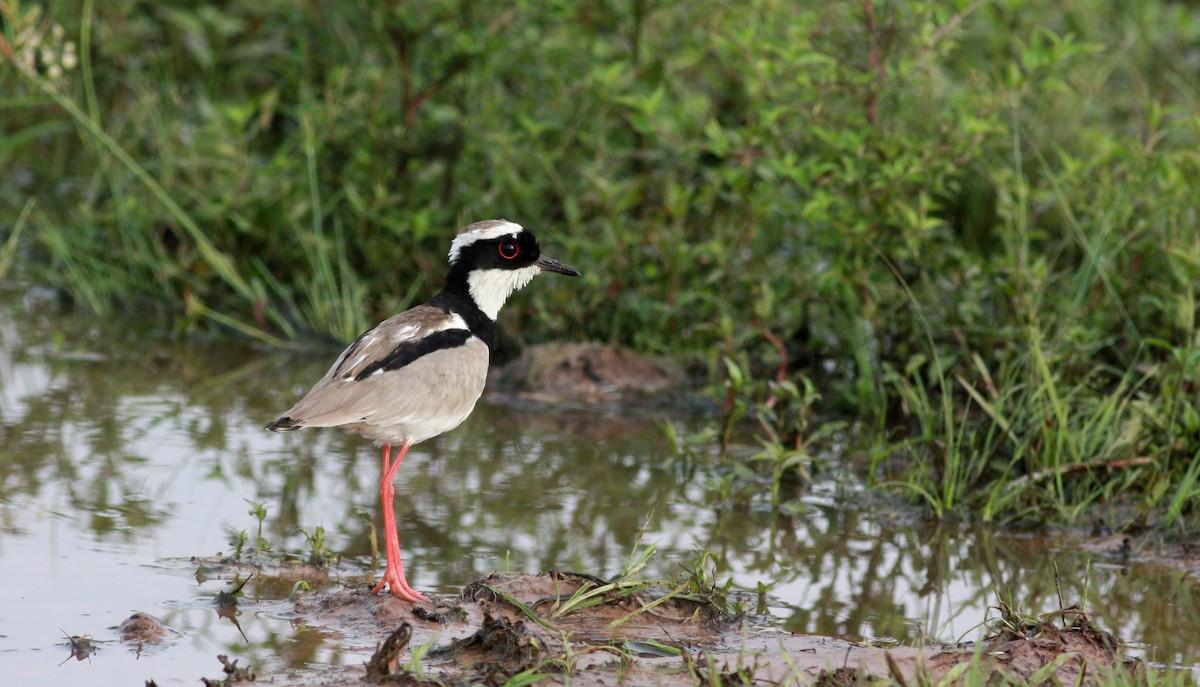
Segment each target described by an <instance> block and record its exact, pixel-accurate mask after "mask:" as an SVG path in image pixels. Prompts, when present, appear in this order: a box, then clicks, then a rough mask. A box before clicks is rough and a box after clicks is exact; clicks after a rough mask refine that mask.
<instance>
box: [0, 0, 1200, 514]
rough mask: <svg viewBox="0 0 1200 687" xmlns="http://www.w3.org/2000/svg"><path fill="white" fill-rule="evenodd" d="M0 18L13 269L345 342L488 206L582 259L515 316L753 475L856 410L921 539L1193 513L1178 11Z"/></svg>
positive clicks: (984, 6)
mask: <svg viewBox="0 0 1200 687" xmlns="http://www.w3.org/2000/svg"><path fill="white" fill-rule="evenodd" d="M0 17H2V18H3V40H4V43H3V45H0V53H3V55H4V57H5V59H4V62H3V64H0V86H2V87H3V89H2V90H0V93H3V94H4V95H2V96H0V109H2V110H3V111H4V113H5V120H6V127H5V137H4V139H3V143H2V144H0V162H2V163H3V164H4V166H5V168H6V169H7V170H10V172H11V173H9V174H6V175H5V179H4V180H3V181H0V232H2V233H0V274H4V273H5V272H11V271H12V270H13V269H14V268H15V266H17V265H19V266H20V267H21V269H23V270H24V271H25V272H26V273H27V274H29V275H31V276H32V277H33V278H35V279H37V280H39V281H41V282H45V283H48V284H51V285H54V286H57V287H59V288H60V289H61V290H62V291H63V292H64V293H65V294H67V295H68V296H69V297H70V298H71V299H72V300H73V301H74V302H75V303H76V304H77V305H78V306H80V307H82V308H86V309H90V310H92V311H94V312H96V313H98V314H101V315H106V314H109V313H112V312H114V311H118V310H138V311H144V312H147V313H152V314H153V315H154V316H156V317H161V318H163V319H164V320H166V321H170V322H173V323H174V325H175V327H176V329H177V330H178V331H180V332H184V333H189V332H196V331H206V330H215V331H218V332H225V333H233V334H236V335H238V336H247V337H253V338H256V339H259V340H262V341H265V342H268V343H271V344H273V345H276V346H293V345H298V344H304V343H310V342H314V341H320V340H331V341H337V342H345V341H347V340H349V339H351V338H352V337H354V336H355V335H356V334H357V333H358V332H359V331H361V330H362V329H363V328H364V327H365V326H367V325H368V324H369V323H371V322H373V321H375V320H377V319H380V318H382V317H384V316H386V315H388V314H391V313H393V312H396V311H398V310H400V309H402V308H404V307H406V306H409V305H411V304H413V303H414V302H416V301H417V300H420V299H421V298H423V297H427V296H428V295H429V294H430V293H431V292H432V291H433V290H434V289H436V288H437V286H438V281H439V280H440V279H441V275H442V273H443V270H444V255H445V251H446V246H447V244H448V241H449V238H450V236H451V235H452V234H453V232H454V231H455V229H456V228H457V227H458V226H460V225H462V224H463V223H465V222H466V221H469V220H473V219H480V218H484V217H493V216H503V217H509V218H511V219H514V220H518V221H521V222H522V223H524V224H526V225H527V226H530V227H531V228H534V229H535V230H537V231H538V232H539V235H540V236H541V238H542V240H543V243H544V244H545V245H546V248H547V251H548V252H551V253H552V254H553V255H556V256H558V257H561V258H563V259H564V260H566V261H568V262H570V263H572V264H574V265H576V266H578V267H580V268H581V270H582V271H583V273H584V276H583V278H582V279H580V280H576V281H575V282H573V283H572V284H571V285H569V286H563V285H558V286H554V287H542V288H536V289H533V290H531V291H532V293H529V294H522V295H521V296H520V297H519V298H518V299H516V300H515V302H514V303H513V304H512V306H511V307H509V308H507V309H506V310H505V312H504V314H503V315H502V318H503V320H504V322H502V325H503V326H502V330H503V331H505V332H511V333H513V335H514V336H518V337H519V338H520V340H521V341H522V342H536V341H541V340H562V339H596V340H602V341H614V342H617V343H622V344H626V345H629V346H633V347H634V348H637V349H639V350H641V351H644V352H648V353H667V354H671V355H674V356H676V357H677V358H679V359H681V360H682V361H684V362H685V363H687V364H688V365H689V366H690V367H691V368H692V369H693V370H695V371H696V372H697V373H699V375H700V376H702V377H703V378H705V379H706V381H707V382H708V383H709V384H711V385H713V386H714V391H715V393H717V394H720V395H721V397H722V400H724V401H726V402H727V412H726V415H725V418H724V420H725V421H724V422H723V423H722V424H721V425H720V428H719V429H720V430H721V431H719V432H718V434H719V435H720V436H723V437H724V440H725V443H728V440H729V439H730V433H731V432H732V431H733V429H734V428H735V427H736V426H737V423H738V422H739V421H740V420H741V419H743V418H744V417H747V416H748V417H750V418H751V419H752V420H753V421H754V422H755V423H756V425H757V427H758V430H757V431H758V433H759V434H760V436H761V438H762V441H763V450H762V451H761V453H760V454H759V455H758V457H757V458H756V459H754V460H752V461H749V462H747V463H745V464H743V465H741V466H740V467H741V469H742V470H743V472H744V471H749V472H751V473H754V474H761V475H765V476H766V477H767V478H768V479H770V480H771V482H772V483H773V484H775V485H778V484H779V483H780V481H782V480H786V479H792V478H799V479H804V478H805V477H806V476H807V474H808V473H807V470H808V468H809V466H810V465H811V463H812V455H813V448H814V447H819V445H820V442H821V441H822V440H823V439H825V438H828V437H830V436H837V434H836V432H834V431H833V430H835V429H836V428H837V426H836V425H831V424H829V423H830V422H831V421H834V420H837V421H840V420H842V419H846V418H849V419H851V420H852V421H853V422H854V423H855V425H854V426H855V427H856V428H857V429H858V430H859V431H857V432H856V435H857V439H858V440H860V443H861V444H862V446H861V447H860V448H859V450H862V451H864V452H867V453H869V454H870V455H871V456H873V460H872V461H871V469H872V472H871V474H870V477H871V478H872V479H873V480H874V481H875V482H876V483H878V484H884V485H888V486H889V487H890V486H898V487H899V492H898V493H902V494H906V495H909V496H911V497H912V500H913V502H914V503H917V504H920V505H921V507H922V508H925V509H927V510H928V512H929V513H930V514H931V515H934V516H937V517H965V518H981V519H985V520H993V519H995V520H1032V521H1053V522H1077V521H1080V520H1081V519H1083V518H1085V517H1089V516H1090V515H1091V514H1093V513H1094V512H1095V511H1096V509H1097V508H1099V509H1100V510H1101V511H1104V512H1116V511H1115V510H1113V509H1114V508H1115V505H1114V504H1119V505H1121V507H1123V508H1126V509H1127V510H1126V512H1127V513H1129V515H1127V516H1121V520H1122V523H1120V524H1122V526H1135V525H1137V526H1140V525H1149V526H1154V527H1162V528H1167V529H1169V530H1171V531H1180V532H1183V531H1189V530H1190V528H1191V527H1192V526H1193V525H1194V521H1195V518H1196V506H1195V504H1196V499H1195V498H1194V497H1195V496H1196V494H1197V480H1198V479H1200V467H1198V462H1197V461H1198V458H1197V456H1200V439H1198V437H1200V412H1198V411H1197V405H1198V404H1200V398H1198V397H1197V382H1198V381H1200V380H1197V377H1198V376H1200V340H1198V339H1197V336H1196V330H1197V322H1196V315H1197V307H1198V305H1197V299H1196V284H1197V283H1200V233H1198V232H1197V231H1196V227H1195V217H1196V215H1197V211H1198V210H1200V208H1198V201H1197V200H1196V193H1195V191H1194V185H1195V184H1194V179H1196V178H1200V156H1197V155H1196V152H1195V151H1196V150H1197V149H1198V147H1200V120H1197V119H1196V117H1195V114H1194V113H1195V111H1196V109H1197V94H1198V93H1200V77H1197V75H1196V73H1195V70H1193V69H1189V68H1187V66H1186V65H1189V64H1192V63H1193V62H1194V61H1195V60H1196V59H1197V51H1198V49H1197V48H1196V46H1197V45H1198V44H1200V19H1197V18H1196V17H1195V16H1194V13H1193V12H1190V11H1188V9H1187V8H1186V7H1184V6H1181V5H1179V4H1177V3H1169V2H1165V1H1163V0H1160V1H1155V2H1146V3H1126V4H1116V5H1114V4H1112V3H1103V2H1100V0H1069V1H1068V2H1063V3H1054V4H1046V3H1034V2H1029V1H1026V0H1017V1H1016V2H1006V3H989V2H970V1H968V0H961V1H958V2H952V3H946V2H933V1H932V0H901V1H896V2H887V3H883V2H878V1H877V0H864V1H863V2H855V3H816V2H812V3H803V2H801V3H797V2H784V1H783V0H756V1H755V2H751V3H750V4H746V3H741V2H739V3H734V2H718V3H703V4H701V3H696V2H692V1H688V0H673V1H670V2H661V3H646V2H643V1H642V0H631V1H630V2H628V3H616V4H608V5H603V6H593V5H580V6H576V5H571V4H569V3H568V4H562V5H557V6H546V5H545V4H544V3H534V2H528V1H522V2H517V3H515V4H508V5H503V6H501V5H487V4H465V3H458V2H451V1H450V0H437V1H434V2H423V3H399V4H381V5H371V4H367V5H339V6H338V7H336V8H326V7H323V6H317V5H311V4H300V5H296V4H295V3H291V2H284V1H283V0H272V1H269V2H265V3H242V2H226V3H221V4H200V5H196V4H195V3H190V2H182V1H171V2H164V3H156V4H155V5H153V6H145V5H143V4H138V3H134V2H133V1H132V0H120V1H118V2H113V3H92V2H91V1H90V0H76V1H73V2H61V3H56V4H52V5H50V6H47V8H45V9H42V7H41V6H36V5H32V4H29V3H22V2H19V1H18V0H4V1H3V2H0ZM56 27H58V28H56ZM596 313H602V314H603V316H599V317H598V316H596ZM505 346H506V347H507V349H506V350H508V351H510V352H511V348H512V346H513V343H512V342H505ZM726 381H728V382H729V384H728V386H727V387H725V388H724V389H720V390H717V389H715V387H716V386H717V385H720V384H722V383H723V382H726ZM772 399H774V400H772ZM726 486H728V484H727V485H726ZM729 491H730V494H732V493H733V492H734V491H736V489H733V490H729ZM779 493H780V492H779V491H778V488H777V487H776V489H775V490H774V497H773V498H774V499H775V501H776V502H778V501H779V500H780V496H779ZM777 505H780V506H784V505H786V504H777Z"/></svg>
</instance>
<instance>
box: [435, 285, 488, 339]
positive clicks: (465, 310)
mask: <svg viewBox="0 0 1200 687" xmlns="http://www.w3.org/2000/svg"><path fill="white" fill-rule="evenodd" d="M456 276H459V275H456V274H454V273H452V274H451V275H450V277H449V278H448V279H447V280H446V286H445V288H443V289H442V290H441V291H440V292H438V294H437V295H436V296H434V297H433V298H431V299H429V303H428V304H429V305H432V306H433V307H435V308H440V309H441V310H442V312H444V313H446V314H451V313H454V314H456V315H458V316H459V317H461V318H463V321H464V322H466V323H467V329H468V330H469V331H470V332H471V334H473V335H474V336H475V337H477V338H478V339H479V340H480V341H482V342H484V343H485V344H487V347H488V352H489V353H490V352H491V351H492V349H493V348H494V347H495V344H496V321H495V320H493V319H492V318H490V317H488V316H487V315H486V314H484V312H483V311H482V310H480V309H479V305H478V304H477V303H475V299H474V298H471V291H470V289H469V288H468V286H467V280H466V278H465V275H462V276H461V277H459V278H455V277H456Z"/></svg>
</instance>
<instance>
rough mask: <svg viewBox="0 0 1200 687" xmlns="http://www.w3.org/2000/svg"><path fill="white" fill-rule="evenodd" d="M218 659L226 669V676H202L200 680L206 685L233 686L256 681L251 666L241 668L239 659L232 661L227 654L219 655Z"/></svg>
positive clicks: (216, 686)
mask: <svg viewBox="0 0 1200 687" xmlns="http://www.w3.org/2000/svg"><path fill="white" fill-rule="evenodd" d="M217 660H218V661H220V662H221V669H222V670H223V671H225V678H224V679H222V680H210V679H208V678H206V677H202V678H200V682H201V683H203V684H204V687H232V686H233V685H236V684H238V683H241V682H254V680H255V679H256V678H257V676H256V675H255V674H254V673H253V672H252V671H251V670H250V666H246V667H245V668H239V667H238V662H237V661H232V662H231V661H230V660H229V657H228V656H226V655H225V654H220V655H219V656H217Z"/></svg>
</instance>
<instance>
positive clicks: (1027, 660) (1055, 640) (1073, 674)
mask: <svg viewBox="0 0 1200 687" xmlns="http://www.w3.org/2000/svg"><path fill="white" fill-rule="evenodd" d="M1060 622H1061V623H1062V625H1061V626H1060V624H1059V623H1060ZM986 653H987V655H988V657H989V659H990V661H991V662H992V665H993V667H994V668H995V669H996V670H1000V671H1003V672H1005V673H1008V674H1009V675H1014V674H1015V675H1019V676H1020V677H1021V678H1023V680H1025V681H1030V678H1032V677H1033V676H1034V675H1035V674H1037V673H1038V672H1039V671H1046V670H1047V667H1048V666H1051V665H1052V664H1054V663H1056V662H1058V663H1060V665H1059V667H1058V668H1057V669H1054V670H1053V672H1054V677H1055V678H1056V679H1057V680H1058V683H1059V684H1064V685H1065V684H1079V683H1080V681H1081V678H1082V679H1083V681H1086V678H1087V675H1088V673H1089V672H1095V670H1096V669H1097V668H1105V669H1112V668H1118V667H1120V668H1124V669H1125V670H1126V671H1127V672H1129V673H1130V674H1135V675H1136V674H1138V673H1139V672H1141V671H1142V670H1144V667H1143V665H1142V663H1141V662H1140V661H1137V660H1136V659H1128V658H1123V657H1122V654H1121V643H1120V642H1119V641H1117V638H1116V637H1114V636H1113V635H1112V634H1110V633H1108V632H1106V631H1104V630H1102V629H1100V628H1099V627H1097V626H1096V624H1095V623H1093V622H1092V621H1091V619H1090V618H1088V617H1087V614H1086V613H1084V612H1083V610H1082V609H1081V608H1079V607H1078V606H1071V607H1069V608H1064V609H1061V610H1059V611H1056V612H1054V613H1051V614H1048V615H1047V616H1046V617H1043V618H1041V619H1037V620H1022V619H1020V618H1018V617H1016V615H1015V614H1014V613H1012V612H1011V611H1010V610H1009V609H1008V608H1007V607H1003V606H1002V607H1001V620H1000V622H999V623H998V624H997V626H996V631H995V633H994V634H993V635H992V637H990V638H989V640H988V643H987V647H986ZM1045 677H1046V676H1042V680H1040V681H1045Z"/></svg>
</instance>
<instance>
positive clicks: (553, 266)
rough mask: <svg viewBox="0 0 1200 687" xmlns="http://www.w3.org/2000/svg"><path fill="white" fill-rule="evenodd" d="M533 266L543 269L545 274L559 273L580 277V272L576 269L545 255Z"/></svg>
mask: <svg viewBox="0 0 1200 687" xmlns="http://www.w3.org/2000/svg"><path fill="white" fill-rule="evenodd" d="M533 264H535V265H537V266H538V267H540V268H542V271H543V272H558V273H559V274H565V275H567V276H568V277H578V276H579V270H577V269H575V268H574V267H571V266H570V265H566V264H563V263H561V262H559V261H557V260H555V259H554V258H548V257H546V256H544V255H543V256H542V257H540V258H538V259H537V262H535V263H533Z"/></svg>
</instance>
